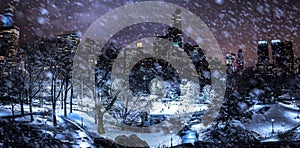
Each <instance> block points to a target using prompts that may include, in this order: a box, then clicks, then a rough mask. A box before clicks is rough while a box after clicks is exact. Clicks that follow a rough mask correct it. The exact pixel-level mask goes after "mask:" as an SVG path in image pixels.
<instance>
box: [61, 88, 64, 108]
mask: <svg viewBox="0 0 300 148" xmlns="http://www.w3.org/2000/svg"><path fill="white" fill-rule="evenodd" d="M63 93H64V92H61V98H60V99H61V100H60V109H64V94H63Z"/></svg>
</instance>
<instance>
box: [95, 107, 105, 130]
mask: <svg viewBox="0 0 300 148" xmlns="http://www.w3.org/2000/svg"><path fill="white" fill-rule="evenodd" d="M99 110H100V111H99ZM99 110H98V114H97V116H98V134H105V130H104V125H103V116H104V113H103V112H101V109H99Z"/></svg>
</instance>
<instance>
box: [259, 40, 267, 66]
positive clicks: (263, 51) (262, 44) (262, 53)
mask: <svg viewBox="0 0 300 148" xmlns="http://www.w3.org/2000/svg"><path fill="white" fill-rule="evenodd" d="M257 55H258V60H257V66H264V67H265V66H268V65H269V64H270V63H269V49H268V41H258V47H257Z"/></svg>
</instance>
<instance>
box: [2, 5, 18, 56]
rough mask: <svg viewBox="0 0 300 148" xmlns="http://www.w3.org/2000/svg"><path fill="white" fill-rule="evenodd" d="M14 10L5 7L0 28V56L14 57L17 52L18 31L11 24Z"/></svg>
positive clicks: (9, 6) (10, 7)
mask: <svg viewBox="0 0 300 148" xmlns="http://www.w3.org/2000/svg"><path fill="white" fill-rule="evenodd" d="M14 13H15V11H14V9H13V7H12V6H11V5H8V6H6V7H5V12H4V18H3V20H2V26H1V27H0V56H4V57H6V58H12V57H14V56H15V55H16V54H17V52H18V47H19V36H20V29H19V28H18V27H17V26H15V25H14V24H13V17H14Z"/></svg>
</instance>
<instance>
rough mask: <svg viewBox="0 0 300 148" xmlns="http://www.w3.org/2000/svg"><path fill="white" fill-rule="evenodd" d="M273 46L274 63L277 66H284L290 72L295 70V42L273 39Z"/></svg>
mask: <svg viewBox="0 0 300 148" xmlns="http://www.w3.org/2000/svg"><path fill="white" fill-rule="evenodd" d="M271 47H272V59H273V65H274V66H275V67H279V68H282V69H284V70H286V71H288V72H293V71H294V70H293V69H294V53H293V43H292V42H291V41H281V40H272V41H271Z"/></svg>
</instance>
